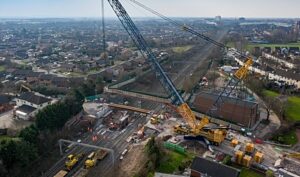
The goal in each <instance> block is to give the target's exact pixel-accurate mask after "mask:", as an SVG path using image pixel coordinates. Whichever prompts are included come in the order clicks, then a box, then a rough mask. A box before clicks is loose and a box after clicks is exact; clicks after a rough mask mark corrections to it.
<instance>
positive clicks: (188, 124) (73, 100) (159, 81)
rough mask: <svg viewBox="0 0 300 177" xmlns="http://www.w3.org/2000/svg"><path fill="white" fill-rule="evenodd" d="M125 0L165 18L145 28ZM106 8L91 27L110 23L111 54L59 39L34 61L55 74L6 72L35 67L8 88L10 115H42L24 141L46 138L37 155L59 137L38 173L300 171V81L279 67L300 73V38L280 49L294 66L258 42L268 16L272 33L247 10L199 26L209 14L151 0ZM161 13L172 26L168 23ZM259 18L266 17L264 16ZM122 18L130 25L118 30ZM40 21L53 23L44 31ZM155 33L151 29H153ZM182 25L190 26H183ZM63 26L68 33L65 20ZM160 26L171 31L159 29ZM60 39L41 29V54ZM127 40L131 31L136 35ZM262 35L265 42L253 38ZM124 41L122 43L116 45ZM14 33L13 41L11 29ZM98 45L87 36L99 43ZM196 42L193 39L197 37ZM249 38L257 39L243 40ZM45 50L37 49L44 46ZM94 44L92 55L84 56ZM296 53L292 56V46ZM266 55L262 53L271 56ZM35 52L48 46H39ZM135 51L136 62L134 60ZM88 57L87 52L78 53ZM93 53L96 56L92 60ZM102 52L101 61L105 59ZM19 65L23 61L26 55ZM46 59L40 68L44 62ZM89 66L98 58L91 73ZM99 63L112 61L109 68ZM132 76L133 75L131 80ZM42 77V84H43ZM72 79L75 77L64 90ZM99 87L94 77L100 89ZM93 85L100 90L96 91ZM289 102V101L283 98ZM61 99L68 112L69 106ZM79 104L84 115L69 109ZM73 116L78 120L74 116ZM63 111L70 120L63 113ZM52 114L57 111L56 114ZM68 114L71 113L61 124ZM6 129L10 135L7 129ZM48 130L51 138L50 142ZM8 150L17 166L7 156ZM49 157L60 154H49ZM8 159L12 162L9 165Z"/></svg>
mask: <svg viewBox="0 0 300 177" xmlns="http://www.w3.org/2000/svg"><path fill="white" fill-rule="evenodd" d="M125 3H126V4H127V5H128V4H129V5H131V6H132V7H133V9H135V10H137V11H143V12H144V13H149V14H151V15H153V16H155V18H154V19H150V20H149V21H150V22H149V23H150V27H140V26H142V25H140V24H142V23H143V22H142V21H143V20H142V19H139V18H137V19H136V18H134V19H132V18H131V16H130V15H129V14H130V12H129V13H128V12H127V5H125V6H124V4H125ZM105 4H106V5H107V7H109V9H110V10H112V12H113V13H114V14H115V15H116V17H117V18H118V21H119V22H118V23H117V25H115V23H116V22H115V21H113V23H112V24H110V22H108V23H109V25H111V26H109V25H107V24H105V22H106V20H105V18H104V17H105V13H104V6H105ZM101 7H102V20H101V23H99V24H96V23H95V24H93V23H94V22H93V23H92V24H88V23H87V24H86V25H87V28H90V26H93V25H94V26H96V28H97V29H96V31H97V30H99V29H100V27H101V28H102V29H101V38H102V39H101V40H100V41H97V44H99V45H102V48H101V49H100V50H101V51H102V52H101V55H100V56H98V54H97V56H96V57H94V58H93V59H92V57H91V56H92V54H94V53H97V52H98V51H97V50H96V49H95V50H94V49H90V50H86V51H85V52H82V53H84V54H82V55H75V54H74V53H75V52H73V53H72V52H69V53H67V52H63V51H60V50H59V49H57V48H55V50H57V52H56V53H55V54H53V55H51V56H50V59H49V57H47V55H46V54H45V55H44V54H43V56H42V57H40V58H42V61H38V60H37V59H36V60H32V61H26V63H27V64H28V65H31V67H32V70H33V68H34V69H35V70H36V71H37V72H36V73H40V72H41V71H43V70H45V71H47V73H48V74H40V75H39V76H38V77H36V75H37V74H36V73H31V72H30V74H28V72H27V71H26V72H25V71H22V72H20V73H21V74H19V75H17V74H16V73H18V72H17V71H14V72H13V73H14V74H15V75H13V74H11V76H9V77H8V76H6V81H5V82H2V83H3V84H6V83H9V82H10V81H11V80H17V79H18V78H20V77H22V74H24V73H25V74H28V75H29V76H27V77H26V78H25V79H23V80H24V81H22V82H21V81H19V82H18V83H15V84H12V85H18V84H19V85H20V90H18V94H14V92H13V91H10V90H9V89H8V91H7V93H9V94H8V95H10V96H12V95H16V96H15V97H16V98H15V99H14V104H15V105H14V106H11V105H5V104H3V105H2V102H1V107H0V108H1V110H2V109H3V110H6V109H7V110H11V113H9V114H12V115H13V116H14V118H16V119H18V120H21V119H22V121H24V120H25V121H28V120H29V121H33V120H36V122H35V123H34V124H33V125H31V124H30V125H31V127H30V128H29V129H32V130H31V131H30V132H29V133H26V131H25V133H24V131H20V133H19V132H18V133H14V134H15V135H16V134H20V135H18V136H19V137H17V139H18V138H19V139H21V140H22V141H29V142H30V143H31V144H30V143H28V144H27V146H30V145H32V144H37V147H40V146H41V147H43V148H41V149H42V150H41V149H39V148H37V150H36V151H37V153H41V152H40V151H43V150H44V149H47V146H48V144H47V142H45V139H47V141H49V142H51V143H52V144H55V145H53V146H49V147H48V148H49V149H47V151H46V150H45V151H46V152H45V153H42V154H43V155H41V156H40V158H35V159H34V158H32V162H31V163H30V164H38V163H39V164H40V165H41V167H37V169H38V170H36V171H35V170H34V169H31V171H32V174H30V175H32V176H43V177H99V176H100V177H110V176H112V177H132V176H136V177H146V176H147V177H148V176H155V177H173V176H174V177H180V176H181V177H183V176H190V177H202V176H210V177H246V176H254V177H256V176H269V177H271V176H278V177H279V176H280V177H290V176H292V177H294V176H299V175H300V161H299V160H300V152H299V151H300V145H299V144H298V142H297V140H298V139H299V138H300V131H299V129H298V128H299V122H297V121H291V119H292V118H290V117H289V116H294V115H296V116H295V117H296V118H297V117H299V114H297V113H295V114H289V113H287V112H288V111H291V110H292V109H293V110H296V109H297V108H299V107H297V106H291V104H292V103H293V100H295V99H298V96H297V94H299V87H300V85H299V82H298V81H299V80H297V79H294V78H289V77H288V76H278V75H276V74H279V73H280V70H282V72H283V73H285V74H286V73H288V72H289V70H292V72H293V73H294V74H292V75H298V74H299V73H300V71H298V70H297V68H299V66H300V62H298V63H297V62H296V61H298V59H299V56H300V54H299V48H298V50H297V49H296V47H294V48H293V47H290V48H289V49H282V48H280V49H276V47H275V51H277V54H278V55H279V53H281V54H282V55H284V57H286V58H287V57H289V59H287V61H288V62H287V63H286V62H285V61H286V60H284V61H283V60H281V59H279V58H277V57H274V56H272V55H271V54H272V52H267V47H265V49H263V50H262V51H260V48H259V47H255V46H254V45H255V44H257V43H259V42H261V41H263V40H264V38H263V37H262V36H263V35H262V34H268V33H269V32H268V31H267V30H268V27H266V26H267V24H268V23H266V24H265V23H264V24H265V25H266V26H264V27H263V32H262V34H260V33H259V30H261V29H260V28H258V29H259V30H258V29H248V28H247V27H245V26H247V25H248V24H244V23H245V19H244V18H240V19H238V20H233V21H232V19H229V20H224V21H222V20H221V17H220V16H217V17H216V18H215V19H204V20H203V21H205V23H206V24H208V27H205V28H199V29H198V28H195V27H194V26H198V25H199V21H198V20H193V19H192V20H182V19H180V18H179V19H177V18H169V17H167V16H166V15H163V14H162V13H160V12H158V11H156V10H154V9H152V8H151V7H149V6H146V5H144V4H143V3H141V2H140V1H135V0H124V2H123V1H121V0H107V1H105V0H102V1H101ZM128 11H129V10H128ZM74 21H76V20H74ZM157 22H159V23H162V24H164V25H165V26H166V27H165V28H166V29H164V28H163V27H157V24H156V23H157ZM51 23H52V22H51ZM55 23H56V22H55ZM55 23H53V24H55ZM212 23H213V25H212ZM249 23H250V24H251V25H253V24H252V23H255V24H256V22H252V21H251V22H249ZM257 23H260V22H257ZM276 23H277V22H276ZM278 23H281V21H279V22H278ZM288 23H291V21H288ZM136 24H137V25H136ZM200 24H201V23H200ZM299 24H300V23H299ZM98 25H99V29H98ZM118 25H119V26H118ZM209 25H212V26H209ZM268 25H269V24H268ZM297 25H298V23H296V27H294V26H293V27H291V26H288V27H285V28H284V30H286V31H288V30H289V29H290V28H293V30H291V31H293V33H292V32H290V33H288V34H294V33H296V32H298V34H299V28H300V25H298V26H297ZM50 26H51V25H50ZM70 26H72V25H70ZM74 26H75V25H74ZM115 26H117V27H118V28H117V29H118V30H115V29H114V28H115ZM200 26H201V25H200ZM275 26H276V25H275ZM121 27H122V28H121ZM152 27H153V29H152ZM30 28H31V27H30ZM32 28H33V27H32ZM119 28H120V30H119ZM270 28H272V29H273V28H275V27H273V26H272V27H270ZM278 28H279V27H278ZM281 28H283V27H281ZM281 28H280V29H281ZM66 29H67V27H66ZM237 29H239V30H237ZM39 30H40V31H42V28H40V29H39ZM147 30H150V31H151V33H147ZM173 30H174V31H179V32H178V34H177V33H175V32H174V31H173ZM212 30H213V32H211V31H212ZM297 30H298V31H297ZM62 31H68V30H65V28H64V27H63V28H62ZM71 31H72V30H71ZM120 31H121V32H120ZM237 31H239V32H237ZM152 32H153V33H155V35H154V34H152ZM247 32H249V33H251V34H247ZM23 33H24V34H25V33H26V30H25V28H24V30H23V29H22V34H23ZM114 33H117V34H114ZM156 33H158V34H160V33H164V35H160V36H159V35H157V34H156ZM278 33H279V32H278ZM112 34H114V35H112ZM257 34H259V35H257ZM276 34H277V33H276ZM32 35H33V34H32ZM156 35H157V36H156ZM176 35H178V36H180V37H179V38H180V39H177V37H178V36H176ZM255 35H257V36H255ZM49 36H51V35H49ZM49 36H46V37H39V38H38V41H39V45H41V46H42V47H41V46H38V47H41V49H40V52H41V53H42V52H44V51H46V52H47V49H46V47H45V46H46V45H44V46H43V44H42V43H43V40H51V39H50V37H49ZM53 36H54V37H57V36H63V35H62V34H58V35H53ZM76 36H77V37H78V41H79V44H78V46H76V45H75V46H74V44H71V43H68V44H63V45H62V46H63V48H64V49H68V48H72V47H74V48H75V51H81V50H83V49H81V48H80V47H81V46H82V45H83V42H82V41H81V40H82V39H81V38H83V36H88V38H89V39H88V41H89V42H90V41H91V43H92V42H95V40H94V39H93V37H91V36H92V35H91V32H84V30H82V31H79V32H76ZM115 36H118V37H119V38H120V39H119V38H118V37H115ZM241 36H242V37H241ZM253 36H255V37H253ZM269 36H272V35H269ZM47 37H49V39H48V38H47ZM299 37H300V35H299ZM110 38H111V39H110ZM127 38H128V39H129V38H130V39H129V40H128V41H127V40H126V39H127ZM253 38H254V39H255V40H256V42H253ZM116 39H118V40H119V41H118V42H111V41H113V40H116ZM168 39H172V40H171V41H175V43H176V46H180V45H185V47H173V48H172V49H169V48H168V45H173V44H172V42H166V43H163V42H164V40H165V41H167V40H168ZM5 40H9V37H8V39H5ZM110 40H111V41H110ZM123 40H124V41H125V42H124V41H123ZM235 40H236V41H238V42H236V41H235ZM244 40H248V41H252V42H253V44H251V45H252V46H251V45H249V44H248V43H247V42H245V43H243V41H244ZM266 40H270V39H269V38H266ZM297 40H298V38H297V39H296V41H297ZM157 41H160V42H161V41H162V42H161V44H160V47H157V43H158V42H157ZM182 41H183V42H182ZM232 41H235V43H234V42H232ZM257 41H259V42H257ZM89 42H87V43H88V44H89V45H90V43H89ZM190 42H192V43H193V45H190V44H189V43H190ZM181 43H182V44H181ZM242 43H243V44H242ZM187 44H189V45H187ZM237 44H240V45H237ZM244 44H245V45H248V47H246V48H243V45H244ZM264 45H267V44H264ZM24 46H25V44H24ZM120 46H122V47H120ZM124 46H126V47H124ZM249 46H250V47H249ZM43 47H44V48H43ZM118 47H119V48H118ZM34 48H35V47H33V46H32V51H33V50H34ZM82 48H84V47H82ZM86 48H87V46H85V49H86ZM127 48H128V49H127ZM154 48H155V49H154ZM53 50H54V49H53ZM248 50H249V51H248ZM250 50H251V51H250ZM257 50H259V51H257ZM270 50H272V49H271V47H270ZM111 51H114V52H111ZM129 51H134V52H132V53H133V54H132V56H134V57H132V58H130V61H132V63H133V64H132V63H128V61H127V60H126V56H127V55H128V53H130V52H129ZM293 51H294V52H293ZM297 51H298V54H297ZM89 52H90V53H92V54H91V55H86V56H83V55H85V54H86V53H89ZM117 52H120V53H121V56H117V55H114V53H117ZM285 52H288V54H284V53H285ZM7 53H9V52H7ZM19 53H22V52H19ZM27 53H30V51H29V52H27ZM112 53H113V54H112ZM257 53H261V54H260V55H261V56H260V55H258V54H257ZM270 53H271V54H270ZM63 54H66V56H64V57H63V58H64V59H66V60H68V62H67V63H60V62H58V61H56V60H54V59H53V58H51V57H55V56H56V55H63ZM35 55H37V54H32V56H35ZM73 55H74V56H73ZM274 55H275V54H274ZM82 56H83V57H82ZM124 56H125V59H122V57H124ZM76 57H82V58H83V59H82V60H78V61H77V60H76V59H75V58H76ZM118 57H119V58H121V59H120V61H119V60H114V59H113V58H118ZM293 57H294V58H293ZM297 57H298V58H297ZM286 58H285V59H286ZM48 59H49V60H53V62H54V64H53V65H50V64H45V65H47V67H48V68H46V67H43V65H44V63H43V62H46V60H48ZM262 60H263V61H262ZM269 60H272V62H271V63H272V64H274V63H276V64H274V67H273V68H272V67H271V64H270V66H269V65H268V61H269ZM37 61H38V62H37ZM84 61H88V62H87V63H86V64H84V65H80V64H82V63H83V62H84ZM94 61H97V62H96V64H95V66H94V63H93V62H94ZM299 61H300V60H299ZM15 62H18V61H17V59H16V61H15ZM51 62H52V61H51ZM72 62H74V63H75V64H74V65H73V63H72ZM293 62H294V63H293ZM36 63H38V65H36V66H35V64H36ZM99 63H100V64H99ZM298 64H299V65H298ZM281 65H284V66H282V67H281ZM56 66H58V67H61V68H62V66H63V67H64V71H58V70H57V69H53V68H55V67H56ZM83 66H84V67H91V66H93V67H91V68H92V69H91V70H88V71H87V70H86V69H85V68H84V67H83ZM99 66H101V67H103V68H102V69H99V68H97V67H99ZM120 66H122V68H121V67H120ZM272 66H273V65H272ZM45 68H46V69H45ZM262 68H265V70H263V69H262ZM83 70H84V71H83ZM81 71H82V73H84V74H86V73H89V74H87V75H84V76H83V78H82V79H79V77H78V78H75V79H72V77H73V76H78V75H79V76H81V75H80V74H79V72H81ZM120 73H123V75H122V77H121V74H120ZM124 73H126V74H124ZM16 75H17V76H16ZM50 75H56V76H57V77H56V79H53V78H54V76H51V79H48V78H50ZM100 77H101V79H99V78H100ZM291 77H292V76H291ZM10 78H12V79H10ZM62 78H67V80H63V79H62ZM276 79H277V80H276ZM99 80H100V81H99ZM36 83H38V84H40V85H37V86H36V85H34V84H36ZM66 83H68V84H70V85H72V84H73V85H72V86H70V85H68V86H66V87H64V84H66ZM86 83H88V84H86ZM42 84H43V87H42V86H41V85H42ZM52 84H57V85H58V86H57V87H56V89H57V90H55V91H56V92H54V91H52V90H51V89H53V88H52ZM89 84H90V85H92V86H93V87H92V89H91V90H89V89H90V88H89V87H90V85H89ZM297 84H298V85H297ZM19 85H18V86H19ZM274 85H276V86H274ZM5 88H7V86H5ZM272 88H273V91H271V90H272ZM274 88H275V89H274ZM24 89H25V90H26V92H24V91H23V90H24ZM276 89H277V90H276ZM33 90H34V91H33ZM50 90H51V91H52V92H51V91H50ZM78 90H79V91H78ZM274 90H276V91H278V93H277V92H275V91H274ZM38 92H43V94H40V93H38ZM87 92H88V94H85V93H87ZM52 93H56V94H55V97H54V96H52V95H51V94H52ZM61 93H65V96H61V95H63V94H61ZM80 94H81V95H80ZM45 95H47V96H45ZM49 95H51V96H49ZM70 95H72V96H73V97H72V96H70ZM271 97H272V99H271ZM24 100H25V101H24ZM28 100H31V102H30V101H28ZM277 102H278V104H277ZM283 102H285V103H288V104H286V105H283V104H279V103H283ZM295 102H297V101H294V103H295ZM27 103H28V104H27ZM64 104H65V105H64ZM35 105H37V106H36V107H35ZM66 105H67V106H66ZM81 105H82V106H81ZM51 106H52V107H51ZM12 107H13V108H12ZM60 108H62V110H60V111H57V110H59V109H60ZM79 109H80V110H79ZM35 111H36V112H35ZM47 111H48V112H50V113H49V114H48V113H47ZM55 111H56V112H55ZM68 111H69V112H72V113H70V114H69V113H67V112H68ZM296 111H297V110H296ZM1 113H2V112H1ZM9 114H5V116H6V115H9ZM3 115H4V114H3ZM66 115H68V116H69V118H65V117H64V116H66ZM51 116H52V117H58V119H60V120H57V119H55V120H54V118H53V119H52V117H51ZM3 117H4V116H3ZM47 118H51V119H50V121H49V122H48V121H47ZM296 118H295V120H297V119H296ZM62 119H63V120H64V121H65V122H63V123H61V122H60V121H61V120H62ZM14 125H16V124H14ZM57 125H59V126H58V127H59V128H57ZM1 130H2V129H1ZM33 130H34V131H37V132H38V133H36V134H37V135H36V139H38V140H36V141H33V140H32V139H31V138H28V137H31V136H32V135H33V134H34V133H33ZM6 131H8V130H6ZM291 132H292V133H291ZM6 134H8V133H7V132H5V135H6ZM1 135H2V134H1ZM54 137H55V138H54ZM58 137H59V138H58ZM5 138H6V137H5ZM42 138H43V139H44V140H43V141H40V139H42ZM285 138H286V139H285ZM53 142H54V143H53ZM3 144H5V143H3ZM24 146H25V145H24ZM2 149H4V148H2ZM32 149H33V148H32ZM0 152H1V153H0V154H2V155H3V154H5V153H2V151H1V146H0ZM3 152H4V151H3ZM16 152H17V150H16ZM32 156H33V155H32ZM0 157H1V155H0ZM1 158H2V161H3V162H4V163H5V164H6V162H7V161H5V158H3V157H1ZM44 158H47V159H48V160H43V159H44ZM16 159H18V158H16ZM24 159H27V160H28V161H30V159H31V158H25V157H24ZM33 159H34V160H33ZM0 160H1V159H0ZM2 161H0V162H1V163H2ZM4 166H6V167H7V164H6V165H4ZM25 166H26V165H25ZM25 166H24V168H25ZM0 167H1V166H0ZM0 170H1V169H0ZM10 171H13V170H6V173H7V174H8V175H9V174H13V173H12V172H10ZM19 174H20V173H19ZM24 175H28V174H26V173H25V174H24ZM0 176H1V175H0Z"/></svg>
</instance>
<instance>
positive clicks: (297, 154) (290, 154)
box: [284, 152, 300, 159]
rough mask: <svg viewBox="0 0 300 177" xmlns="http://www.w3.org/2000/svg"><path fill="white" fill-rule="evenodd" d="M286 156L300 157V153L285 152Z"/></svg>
mask: <svg viewBox="0 0 300 177" xmlns="http://www.w3.org/2000/svg"><path fill="white" fill-rule="evenodd" d="M284 157H292V158H295V159H300V153H297V152H295V153H289V154H285V155H284Z"/></svg>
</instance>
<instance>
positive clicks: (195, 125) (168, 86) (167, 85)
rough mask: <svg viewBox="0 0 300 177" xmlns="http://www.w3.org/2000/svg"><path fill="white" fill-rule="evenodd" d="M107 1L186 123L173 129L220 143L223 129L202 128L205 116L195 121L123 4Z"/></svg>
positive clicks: (205, 120) (223, 136) (223, 137)
mask: <svg viewBox="0 0 300 177" xmlns="http://www.w3.org/2000/svg"><path fill="white" fill-rule="evenodd" d="M108 3H109V4H110V6H111V7H112V9H113V11H114V12H115V14H116V15H117V17H118V19H119V20H120V22H121V23H122V25H123V27H124V28H125V30H126V31H127V33H128V34H129V36H130V37H131V39H132V40H133V42H134V44H135V45H136V46H137V48H138V49H139V50H140V52H141V53H142V55H143V56H144V57H145V58H146V59H147V60H148V62H149V63H150V65H151V68H152V70H153V71H155V74H156V76H157V78H158V79H159V80H160V82H161V84H162V85H163V87H164V89H165V90H166V91H167V93H169V94H170V95H171V98H170V99H171V101H172V104H173V105H174V106H176V108H177V112H178V113H179V114H180V115H181V116H182V117H183V118H184V119H185V121H186V122H187V124H188V126H189V127H188V128H183V127H181V126H180V125H178V126H175V127H174V129H175V131H176V132H181V133H185V134H192V135H195V136H199V135H200V136H203V137H205V138H206V139H207V140H209V141H211V142H212V143H214V144H220V143H221V142H222V141H223V140H224V139H225V136H226V132H225V131H224V130H219V129H210V130H204V129H203V127H204V126H206V125H207V124H208V123H209V119H208V118H207V117H203V118H202V119H201V120H200V121H197V119H196V116H195V115H194V113H193V112H192V110H191V108H190V107H189V106H188V104H187V103H185V102H184V100H183V98H182V97H181V95H180V94H179V93H178V91H177V89H176V87H175V86H174V84H173V82H172V80H171V79H170V78H169V77H168V75H167V74H166V73H165V71H164V70H163V68H162V66H161V65H160V63H159V61H158V60H157V58H156V56H155V55H154V53H153V52H152V50H151V49H150V48H149V47H148V44H147V42H146V40H145V39H144V37H143V36H142V35H141V33H140V31H139V29H138V28H137V27H136V25H135V24H134V22H133V21H132V19H131V17H130V16H129V15H128V13H127V12H126V10H125V8H124V7H123V5H122V4H121V3H120V1H119V0H108Z"/></svg>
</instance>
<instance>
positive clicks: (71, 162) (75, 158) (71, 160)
mask: <svg viewBox="0 0 300 177" xmlns="http://www.w3.org/2000/svg"><path fill="white" fill-rule="evenodd" d="M83 156H84V154H82V153H80V154H77V155H76V154H70V155H68V157H67V160H66V162H65V166H66V169H67V170H68V171H71V170H72V169H73V168H74V166H75V165H76V164H77V163H78V162H79V161H80V160H81V159H82V158H83Z"/></svg>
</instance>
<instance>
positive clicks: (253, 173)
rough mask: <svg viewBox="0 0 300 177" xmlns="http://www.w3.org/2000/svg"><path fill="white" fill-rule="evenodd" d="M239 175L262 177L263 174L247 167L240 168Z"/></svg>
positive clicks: (242, 176) (241, 176)
mask: <svg viewBox="0 0 300 177" xmlns="http://www.w3.org/2000/svg"><path fill="white" fill-rule="evenodd" d="M239 177H264V175H262V174H260V173H257V172H256V171H253V170H251V169H248V168H242V171H241V173H240V176H239Z"/></svg>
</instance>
